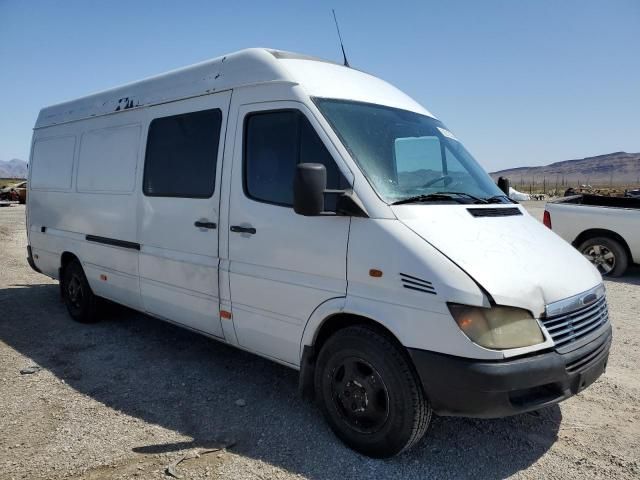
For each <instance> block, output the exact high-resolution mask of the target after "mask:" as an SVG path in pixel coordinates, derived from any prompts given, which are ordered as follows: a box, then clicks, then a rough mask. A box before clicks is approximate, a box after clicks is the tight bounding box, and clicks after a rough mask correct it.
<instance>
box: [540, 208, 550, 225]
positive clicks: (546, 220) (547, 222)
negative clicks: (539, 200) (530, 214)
mask: <svg viewBox="0 0 640 480" xmlns="http://www.w3.org/2000/svg"><path fill="white" fill-rule="evenodd" d="M542 223H544V224H545V225H546V226H547V227H548V228H551V214H550V213H549V212H548V211H546V210H545V211H544V216H543V217H542Z"/></svg>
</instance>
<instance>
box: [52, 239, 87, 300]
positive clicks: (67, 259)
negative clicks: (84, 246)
mask: <svg viewBox="0 0 640 480" xmlns="http://www.w3.org/2000/svg"><path fill="white" fill-rule="evenodd" d="M74 260H77V261H78V262H80V259H79V258H78V256H77V255H76V254H75V253H73V252H70V251H68V250H65V251H64V252H62V254H61V255H60V267H59V268H58V279H59V282H58V283H59V284H60V296H62V295H63V292H62V280H63V275H64V269H65V268H67V265H69V264H70V263H71V262H72V261H74ZM80 264H82V263H81V262H80Z"/></svg>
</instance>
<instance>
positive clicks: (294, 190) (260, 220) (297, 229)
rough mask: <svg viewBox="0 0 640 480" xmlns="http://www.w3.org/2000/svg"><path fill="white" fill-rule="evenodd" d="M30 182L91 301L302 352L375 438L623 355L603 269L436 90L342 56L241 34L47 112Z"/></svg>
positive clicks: (361, 445)
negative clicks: (455, 129) (467, 136)
mask: <svg viewBox="0 0 640 480" xmlns="http://www.w3.org/2000/svg"><path fill="white" fill-rule="evenodd" d="M28 198H29V201H28V205H27V225H28V235H29V247H28V258H29V262H30V264H31V266H32V267H33V268H34V269H36V270H37V271H39V272H42V273H43V274H45V275H48V276H50V277H53V278H57V279H60V285H61V293H62V296H63V298H64V301H65V302H66V305H67V307H68V310H69V313H70V314H71V316H72V317H73V318H74V319H75V320H78V321H80V322H90V321H93V320H95V318H96V314H97V313H99V299H100V298H106V299H109V300H112V301H114V302H117V303H121V304H124V305H127V306H129V307H131V308H133V309H136V310H140V311H142V312H145V313H147V314H149V315H152V316H154V317H157V318H159V319H162V320H166V321H169V322H172V323H176V324H178V325H181V326H184V327H186V328H189V329H191V330H194V331H197V332H200V333H203V334H205V335H208V336H210V337H212V338H215V339H217V340H220V341H223V342H226V343H228V344H231V345H235V346H237V347H239V348H242V349H244V350H248V351H250V352H254V353H256V354H258V355H262V356H264V357H266V358H269V359H271V360H274V361H276V362H279V363H282V364H284V365H287V366H289V367H291V368H295V369H299V370H300V388H301V391H302V393H303V394H304V395H305V396H308V397H315V398H316V400H317V401H318V403H319V405H320V406H321V409H322V410H323V412H324V414H325V415H326V418H327V420H328V422H329V424H330V425H331V428H332V429H333V430H334V431H335V433H336V434H337V435H338V436H339V437H340V438H341V439H342V440H343V441H344V442H345V443H347V444H348V445H349V446H350V447H352V448H354V449H355V450H358V451H359V452H362V453H364V454H366V455H370V456H374V457H386V456H391V455H395V454H397V453H399V452H401V451H403V450H405V449H407V448H409V447H411V446H412V445H413V444H415V443H416V442H417V441H418V440H420V438H421V437H422V436H423V434H424V432H425V430H426V429H427V426H428V425H429V421H430V418H431V414H432V412H435V413H437V414H439V415H458V416H471V417H498V416H504V415H511V414H515V413H519V412H525V411H529V410H534V409H538V408H540V407H543V406H546V405H550V404H554V403H557V402H559V401H561V400H563V399H566V398H568V397H570V396H572V395H574V394H575V393H577V392H579V391H580V390H582V389H583V388H585V387H586V386H587V385H589V384H590V383H592V382H593V381H594V380H595V379H596V378H598V377H599V376H600V375H601V374H602V373H603V371H604V369H605V366H606V363H607V358H608V354H609V347H610V344H611V326H610V323H609V320H608V314H607V304H606V299H605V291H604V287H603V285H602V279H601V277H600V274H599V273H598V272H597V270H596V269H595V268H594V267H593V266H592V265H591V264H590V263H589V262H588V261H587V260H585V259H584V258H583V257H582V255H580V254H579V253H577V252H576V251H575V250H574V249H573V248H572V247H571V246H570V245H569V244H567V243H566V242H564V241H563V240H562V239H560V238H559V237H558V236H556V235H555V234H554V233H553V232H551V231H549V230H548V229H547V228H545V227H544V226H543V225H542V224H541V223H539V222H538V221H536V220H534V219H533V218H532V217H531V216H529V215H528V214H527V212H526V211H525V210H524V209H523V208H522V207H520V206H519V205H518V204H516V203H514V202H512V201H510V200H509V199H508V197H506V196H505V195H504V194H503V192H502V191H500V190H499V189H498V188H497V187H496V185H494V184H493V183H492V182H491V179H490V178H489V176H488V175H487V174H486V173H485V172H484V171H483V169H482V168H481V167H480V165H479V164H478V163H477V162H476V161H475V160H474V159H473V158H472V157H471V155H470V154H469V153H468V152H467V151H466V150H465V148H464V147H463V146H462V144H461V143H460V142H459V141H458V140H457V139H456V137H455V136H454V135H453V134H452V133H451V132H450V131H449V130H447V128H446V127H445V126H444V124H443V123H441V122H440V121H439V120H437V119H436V118H435V117H433V116H432V115H431V114H430V113H429V112H428V111H426V110H425V109H424V108H423V107H421V106H420V105H419V104H417V103H416V102H415V101H414V100H412V99H411V98H409V97H408V96H407V95H405V94H403V93H402V92H400V91H399V90H397V89H396V88H394V87H393V86H391V85H389V84H388V83H385V82H384V81H382V80H380V79H378V78H376V77H373V76H371V75H368V74H366V73H363V72H360V71H358V70H354V69H352V68H348V67H345V66H342V65H338V64H335V63H332V62H328V61H325V60H320V59H317V58H311V57H308V56H304V55H298V54H293V53H288V52H282V51H276V50H268V49H249V50H243V51H241V52H238V53H234V54H231V55H226V56H224V57H221V58H217V59H214V60H211V61H206V62H203V63H200V64H197V65H193V66H191V67H187V68H184V69H181V70H176V71H173V72H169V73H167V74H164V75H160V76H157V77H153V78H149V79H147V80H142V81H140V82H136V83H132V84H130V85H126V86H123V87H119V88H115V89H113V90H108V91H106V92H102V93H97V94H95V95H91V96H88V97H84V98H81V99H78V100H74V101H71V102H67V103H63V104H60V105H55V106H52V107H49V108H45V109H43V110H42V111H41V112H40V115H39V117H38V120H37V123H36V126H35V131H34V136H33V145H32V153H31V161H30V162H29V197H28ZM566 272H571V280H567V276H566V275H565V273H566Z"/></svg>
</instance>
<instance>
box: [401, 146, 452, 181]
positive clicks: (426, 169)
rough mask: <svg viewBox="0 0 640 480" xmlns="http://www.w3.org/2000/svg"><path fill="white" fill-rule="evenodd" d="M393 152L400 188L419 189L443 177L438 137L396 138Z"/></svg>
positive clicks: (440, 147) (443, 167)
mask: <svg viewBox="0 0 640 480" xmlns="http://www.w3.org/2000/svg"><path fill="white" fill-rule="evenodd" d="M394 150H395V161H396V172H397V182H398V185H399V186H400V187H402V188H407V189H411V188H419V187H422V186H424V185H425V184H428V183H429V182H432V181H433V180H437V179H438V178H441V177H442V176H443V175H445V170H444V169H446V167H445V166H444V165H443V159H442V146H441V144H440V139H439V138H438V137H407V138H397V139H396V140H395V145H394Z"/></svg>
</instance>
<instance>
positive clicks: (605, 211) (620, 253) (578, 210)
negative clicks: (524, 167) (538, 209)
mask: <svg viewBox="0 0 640 480" xmlns="http://www.w3.org/2000/svg"><path fill="white" fill-rule="evenodd" d="M544 224H545V225H546V226H547V227H549V228H551V229H552V230H553V231H554V232H556V233H557V234H558V235H560V236H561V237H562V238H564V239H565V240H566V241H567V242H569V243H571V244H572V245H573V246H574V247H576V248H577V249H578V250H579V251H580V253H582V255H584V257H585V258H586V259H587V260H589V261H590V262H591V263H592V264H593V265H594V266H595V267H596V268H597V269H598V270H599V271H600V273H601V274H602V275H608V276H611V277H618V276H620V275H622V274H623V273H624V272H625V271H626V269H627V267H628V266H629V264H631V263H640V199H636V198H625V197H605V196H600V195H577V196H573V197H565V198H562V199H559V200H555V201H553V202H549V203H547V205H546V207H545V212H544Z"/></svg>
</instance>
